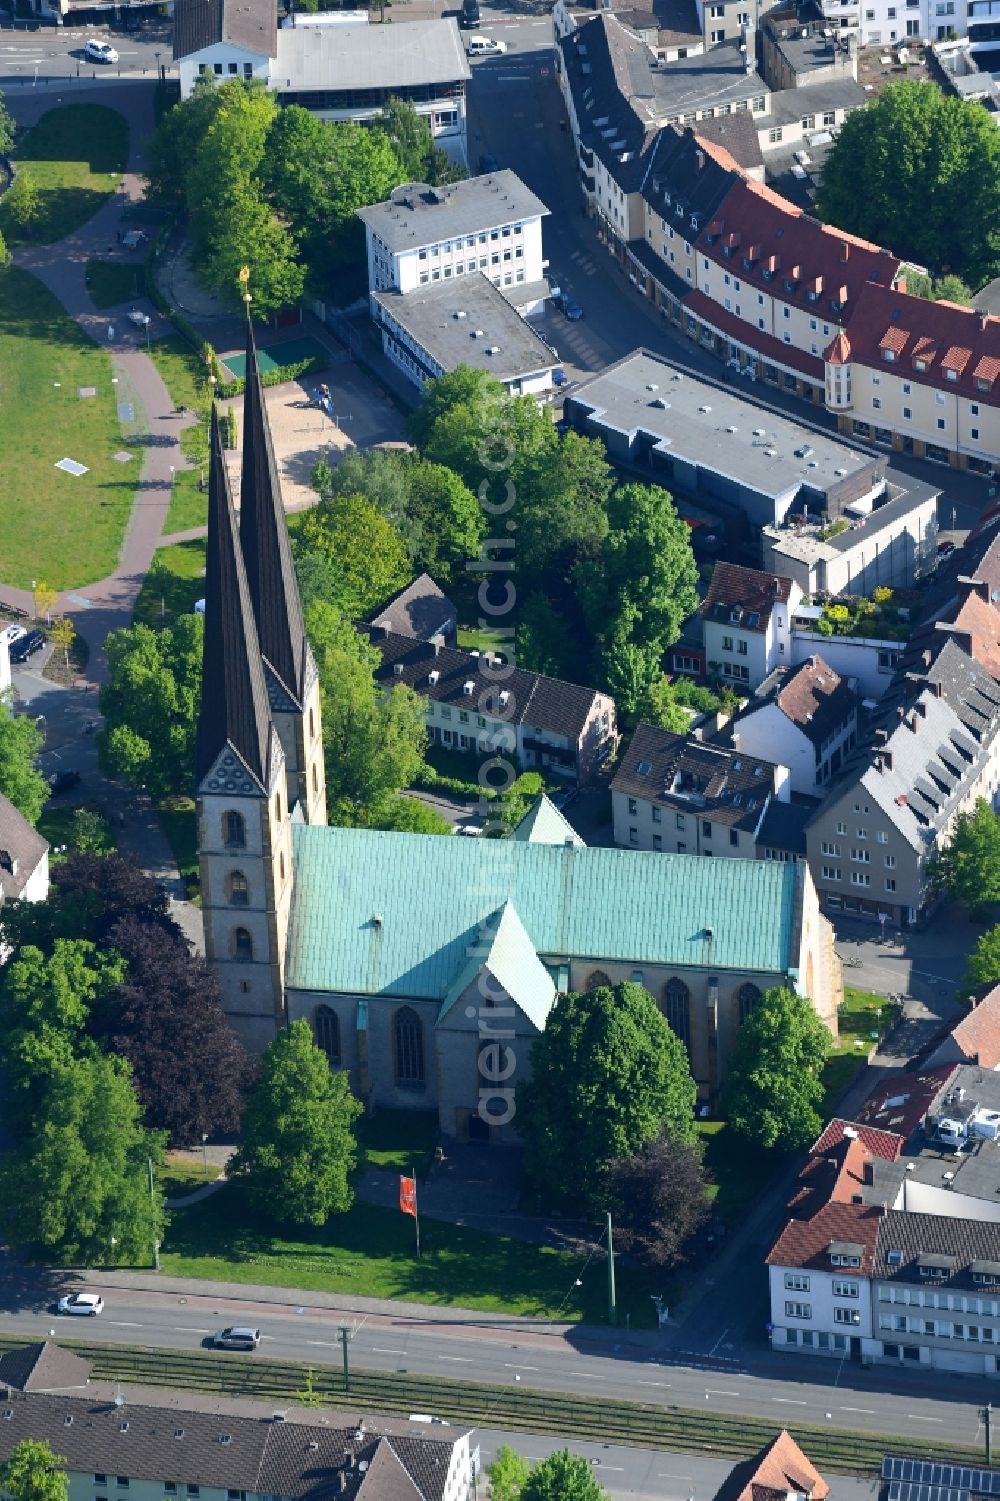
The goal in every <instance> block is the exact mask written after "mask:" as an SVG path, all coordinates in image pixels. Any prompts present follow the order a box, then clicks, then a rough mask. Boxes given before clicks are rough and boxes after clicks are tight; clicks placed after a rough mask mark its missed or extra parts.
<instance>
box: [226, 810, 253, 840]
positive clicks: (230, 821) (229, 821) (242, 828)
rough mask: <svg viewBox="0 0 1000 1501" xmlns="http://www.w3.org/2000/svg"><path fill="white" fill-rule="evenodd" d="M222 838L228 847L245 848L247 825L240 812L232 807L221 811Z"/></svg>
mask: <svg viewBox="0 0 1000 1501" xmlns="http://www.w3.org/2000/svg"><path fill="white" fill-rule="evenodd" d="M222 839H223V842H224V843H225V844H226V845H228V846H229V848H230V849H239V850H241V849H245V848H246V842H247V826H246V820H245V819H244V817H243V814H242V813H236V812H234V811H233V810H232V809H230V810H229V811H228V812H227V813H223V815H222Z"/></svg>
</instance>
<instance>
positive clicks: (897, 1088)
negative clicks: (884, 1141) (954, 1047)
mask: <svg viewBox="0 0 1000 1501" xmlns="http://www.w3.org/2000/svg"><path fill="white" fill-rule="evenodd" d="M954 1071H955V1065H954V1064H952V1063H946V1064H942V1065H941V1066H940V1067H938V1068H926V1069H922V1070H921V1072H920V1073H913V1074H910V1073H898V1074H890V1075H889V1077H888V1079H885V1080H883V1081H882V1083H880V1084H878V1085H877V1086H876V1088H875V1089H873V1090H872V1092H871V1094H870V1095H869V1096H868V1098H867V1100H866V1101H865V1103H864V1104H863V1105H862V1107H861V1109H860V1110H859V1111H858V1113H857V1115H856V1116H855V1117H854V1119H855V1121H857V1122H858V1124H859V1125H866V1126H879V1127H880V1128H881V1129H882V1130H889V1131H898V1133H899V1135H900V1136H903V1137H905V1138H906V1139H907V1140H909V1138H910V1137H911V1136H912V1134H913V1132H914V1131H915V1130H916V1128H917V1127H918V1126H919V1125H920V1122H921V1121H922V1120H923V1118H924V1116H925V1115H926V1114H927V1112H928V1110H929V1109H930V1108H931V1106H932V1105H933V1103H934V1101H935V1100H936V1099H937V1097H938V1095H939V1094H940V1093H941V1091H942V1089H943V1088H944V1086H945V1084H946V1083H947V1082H948V1080H949V1079H950V1078H951V1075H952V1074H953V1073H954Z"/></svg>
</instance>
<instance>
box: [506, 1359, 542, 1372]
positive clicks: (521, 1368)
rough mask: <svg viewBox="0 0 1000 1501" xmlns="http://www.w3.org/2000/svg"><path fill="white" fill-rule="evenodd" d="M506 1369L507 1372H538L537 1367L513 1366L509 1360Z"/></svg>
mask: <svg viewBox="0 0 1000 1501" xmlns="http://www.w3.org/2000/svg"><path fill="white" fill-rule="evenodd" d="M504 1369H505V1370H507V1371H537V1370H538V1367H537V1366H536V1365H511V1363H510V1361H509V1360H505V1361H504Z"/></svg>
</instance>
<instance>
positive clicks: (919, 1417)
mask: <svg viewBox="0 0 1000 1501" xmlns="http://www.w3.org/2000/svg"><path fill="white" fill-rule="evenodd" d="M906 1416H907V1417H908V1418H912V1419H913V1421H914V1422H915V1423H943V1422H944V1418H928V1417H925V1416H924V1414H923V1413H922V1412H908V1413H907V1414H906Z"/></svg>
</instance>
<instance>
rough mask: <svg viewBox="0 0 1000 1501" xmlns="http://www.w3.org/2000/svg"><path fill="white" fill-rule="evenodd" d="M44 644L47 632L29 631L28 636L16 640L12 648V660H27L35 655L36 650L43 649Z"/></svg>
mask: <svg viewBox="0 0 1000 1501" xmlns="http://www.w3.org/2000/svg"><path fill="white" fill-rule="evenodd" d="M44 645H45V633H44V632H43V631H29V632H28V634H27V635H26V636H22V637H21V638H20V639H19V640H18V641H15V642H14V645H13V646H12V647H11V649H10V660H11V661H12V662H27V660H28V658H29V657H33V656H34V655H35V652H36V651H41V649H42V647H43V646H44Z"/></svg>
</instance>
